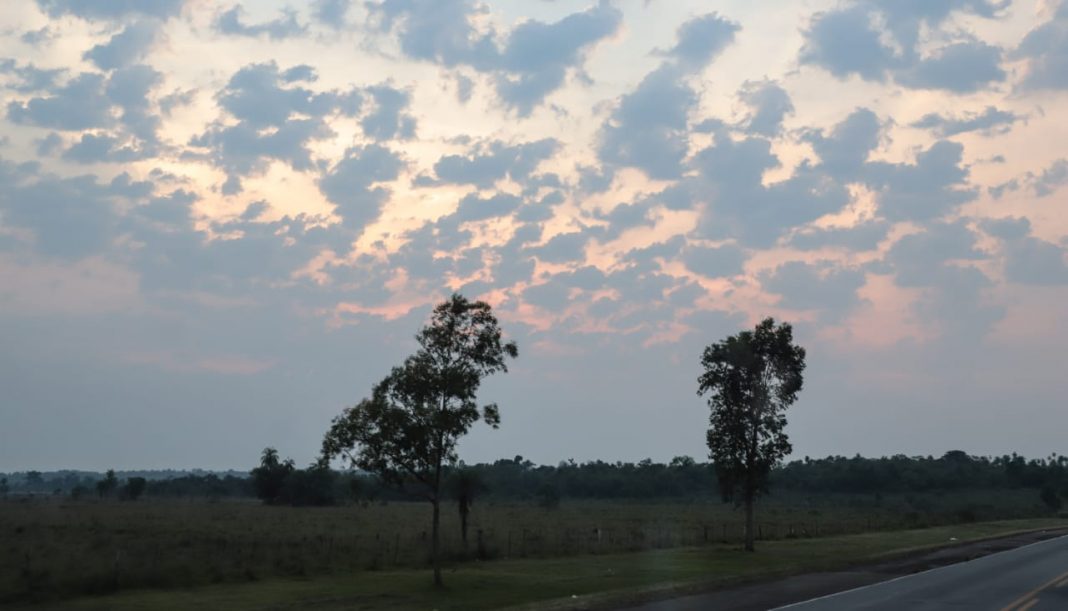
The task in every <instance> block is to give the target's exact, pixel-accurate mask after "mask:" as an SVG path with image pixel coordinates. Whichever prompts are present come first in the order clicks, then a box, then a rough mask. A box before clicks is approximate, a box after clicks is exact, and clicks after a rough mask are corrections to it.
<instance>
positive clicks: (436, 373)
mask: <svg viewBox="0 0 1068 611" xmlns="http://www.w3.org/2000/svg"><path fill="white" fill-rule="evenodd" d="M415 339H416V341H417V342H418V343H419V350H417V351H416V353H415V354H413V355H411V356H409V357H408V358H407V359H405V361H404V364H402V365H401V366H399V367H394V368H393V370H392V372H390V374H389V375H388V376H387V377H386V378H385V379H384V380H382V381H381V382H379V383H378V384H377V385H376V386H375V387H374V390H373V392H372V394H371V398H369V399H364V400H363V401H361V402H360V403H359V404H357V405H356V406H354V407H350V408H347V409H345V410H344V411H343V412H342V414H341V415H340V416H338V417H336V418H335V419H334V421H333V423H332V424H331V427H330V430H329V431H327V433H326V436H325V437H324V439H323V451H322V456H323V460H325V461H329V460H330V459H332V458H335V457H339V456H341V457H344V458H346V459H347V460H348V462H349V463H350V464H351V466H352V467H354V468H359V469H362V470H364V471H369V472H372V473H376V474H378V475H379V476H380V477H381V478H382V479H383V480H384V481H386V482H390V483H393V484H399V485H403V484H405V483H415V484H417V485H418V486H420V487H421V489H422V491H423V493H424V496H425V497H426V499H427V500H428V501H429V502H430V504H431V505H432V507H433V519H432V538H431V559H432V562H433V565H434V585H435V586H438V587H441V586H442V585H443V583H442V579H441V553H440V552H441V535H440V528H439V525H440V523H441V500H442V483H443V482H442V475H443V471H442V470H443V468H444V467H445V466H448V465H452V464H455V463H456V460H457V455H456V444H457V442H458V441H459V439H460V437H462V436H463V435H465V434H466V433H467V431H468V430H469V429H470V428H471V425H473V424H474V423H475V422H477V421H478V420H479V418H480V417H481V418H482V419H483V420H485V421H486V423H487V424H489V425H490V426H491V427H493V428H497V427H498V425H499V424H500V412H499V410H498V408H497V406H496V405H495V404H489V405H485V406H483V407H482V410H481V413H480V410H479V408H478V405H477V403H476V393H477V391H478V388H479V386H480V385H481V383H482V379H483V378H485V377H486V376H489V375H492V374H494V373H497V372H506V371H508V367H507V364H506V359H507V358H515V357H516V356H518V349H517V348H516V345H515V343H514V342H507V343H502V341H501V330H500V327H499V326H498V324H497V318H496V317H494V315H493V313H492V311H491V308H490V306H489V304H487V303H485V302H482V301H468V300H467V299H466V298H465V297H463V296H462V295H458V294H453V295H452V296H451V297H450V298H449V299H448V300H446V301H444V302H442V303H441V304H439V305H438V306H437V307H435V308H434V311H433V313H432V314H431V317H430V322H429V324H427V325H426V326H424V327H423V329H422V330H421V331H420V332H419V333H418V334H417V335H416V338H415Z"/></svg>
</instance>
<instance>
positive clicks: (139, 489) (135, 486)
mask: <svg viewBox="0 0 1068 611" xmlns="http://www.w3.org/2000/svg"><path fill="white" fill-rule="evenodd" d="M146 486H148V482H147V481H146V480H145V478H143V477H130V478H127V479H126V485H125V486H123V487H122V498H123V499H126V500H128V501H136V500H137V499H138V498H140V497H141V495H142V494H144V492H145V487H146Z"/></svg>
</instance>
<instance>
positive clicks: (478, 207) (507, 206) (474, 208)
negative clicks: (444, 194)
mask: <svg viewBox="0 0 1068 611" xmlns="http://www.w3.org/2000/svg"><path fill="white" fill-rule="evenodd" d="M521 203H522V200H521V199H520V198H518V197H516V196H514V195H509V194H507V193H498V194H496V195H493V196H491V197H488V198H485V199H483V198H480V197H479V196H478V195H477V194H474V193H472V194H471V195H468V196H466V197H464V198H463V199H461V200H460V205H459V207H458V208H457V209H456V213H455V214H454V215H453V218H454V219H455V220H456V221H457V222H459V223H467V222H471V221H483V220H486V219H489V218H494V217H499V216H508V215H509V214H511V213H513V212H515V211H516V209H518V208H519V205H520V204H521Z"/></svg>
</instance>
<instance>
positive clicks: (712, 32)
mask: <svg viewBox="0 0 1068 611" xmlns="http://www.w3.org/2000/svg"><path fill="white" fill-rule="evenodd" d="M740 29H741V26H740V25H738V24H737V23H735V22H733V21H730V20H728V19H725V18H723V17H721V16H720V15H719V14H717V13H709V14H707V15H703V16H701V17H695V18H693V19H691V20H689V21H687V22H686V23H684V24H682V25H681V26H679V30H678V32H677V33H676V38H677V42H676V43H675V46H674V47H672V49H671V50H670V51H668V52H667V55H669V56H671V57H674V58H676V59H678V60H679V61H680V62H682V63H683V64H685V65H687V66H692V67H696V68H703V67H704V66H707V65H708V64H709V63H710V62H711V61H712V60H713V59H714V58H715V57H716V56H718V55H719V54H720V53H722V52H723V50H724V49H726V48H727V47H728V46H730V44H731V43H732V42H734V36H735V34H737V33H738V31H739V30H740Z"/></svg>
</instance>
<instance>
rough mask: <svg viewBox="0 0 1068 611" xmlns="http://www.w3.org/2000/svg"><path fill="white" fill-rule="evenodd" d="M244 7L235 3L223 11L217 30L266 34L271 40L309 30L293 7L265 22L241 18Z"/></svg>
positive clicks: (240, 33)
mask: <svg viewBox="0 0 1068 611" xmlns="http://www.w3.org/2000/svg"><path fill="white" fill-rule="evenodd" d="M242 13H244V9H243V8H242V7H241V5H240V4H235V5H234V6H232V7H231V8H230V9H228V10H226V11H224V12H222V13H220V14H219V16H218V17H217V18H216V19H215V23H214V27H215V30H216V31H218V32H219V33H221V34H229V35H231V36H247V37H250V38H258V37H260V36H266V37H267V38H270V39H271V40H285V39H286V38H294V37H297V36H302V35H304V33H305V32H306V31H307V29H308V28H307V26H306V25H304V24H302V23H300V22H299V21H297V13H296V11H293V10H292V9H283V11H282V15H281V16H280V17H278V18H277V19H272V20H271V21H264V22H263V23H252V24H250V23H245V22H243V21H242V19H241V15H242Z"/></svg>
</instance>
